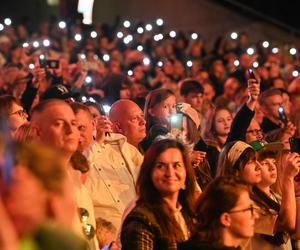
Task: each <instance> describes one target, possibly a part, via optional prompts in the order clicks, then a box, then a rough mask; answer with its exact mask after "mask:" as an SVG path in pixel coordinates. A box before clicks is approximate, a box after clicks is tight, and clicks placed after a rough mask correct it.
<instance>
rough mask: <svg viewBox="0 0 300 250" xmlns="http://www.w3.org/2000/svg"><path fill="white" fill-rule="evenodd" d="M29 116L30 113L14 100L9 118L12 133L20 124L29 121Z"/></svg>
mask: <svg viewBox="0 0 300 250" xmlns="http://www.w3.org/2000/svg"><path fill="white" fill-rule="evenodd" d="M27 117H28V115H27V114H26V112H25V111H24V109H23V107H22V106H20V105H18V104H16V103H15V102H13V104H12V107H11V112H10V114H9V118H8V120H9V126H10V131H11V134H12V135H14V133H15V132H16V130H17V129H18V128H19V127H20V126H22V125H23V124H24V123H26V122H27Z"/></svg>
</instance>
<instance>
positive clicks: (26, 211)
mask: <svg viewBox="0 0 300 250" xmlns="http://www.w3.org/2000/svg"><path fill="white" fill-rule="evenodd" d="M46 194H47V193H46V191H45V190H44V188H43V186H42V184H41V182H40V181H39V180H38V179H37V178H36V177H35V176H34V175H33V174H32V173H31V172H29V171H28V170H27V169H26V168H25V167H24V166H22V165H17V166H15V168H14V171H13V179H12V182H11V183H10V184H9V185H7V189H6V190H5V191H4V196H3V197H4V205H5V207H6V209H7V212H8V214H9V216H10V218H11V220H12V222H13V224H14V226H15V229H16V230H17V233H18V234H19V235H21V236H22V235H24V234H31V233H32V232H33V231H34V230H36V229H37V227H38V226H39V225H40V224H41V223H42V222H43V221H44V219H45V216H46V200H47V199H46V197H47V195H46Z"/></svg>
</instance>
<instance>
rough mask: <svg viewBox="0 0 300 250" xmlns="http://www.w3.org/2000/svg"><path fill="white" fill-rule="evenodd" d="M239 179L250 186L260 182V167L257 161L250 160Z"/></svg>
mask: <svg viewBox="0 0 300 250" xmlns="http://www.w3.org/2000/svg"><path fill="white" fill-rule="evenodd" d="M240 177H241V178H242V179H243V180H244V181H246V182H247V183H250V184H257V183H259V182H261V179H262V177H261V166H260V164H259V162H258V161H257V160H250V161H249V162H248V163H247V164H246V165H245V167H244V169H243V170H242V172H241V176H240Z"/></svg>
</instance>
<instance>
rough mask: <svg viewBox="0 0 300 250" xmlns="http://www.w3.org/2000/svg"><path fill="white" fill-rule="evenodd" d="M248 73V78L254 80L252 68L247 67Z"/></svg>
mask: <svg viewBox="0 0 300 250" xmlns="http://www.w3.org/2000/svg"><path fill="white" fill-rule="evenodd" d="M248 74H249V78H250V79H254V80H256V78H255V75H254V73H253V69H248Z"/></svg>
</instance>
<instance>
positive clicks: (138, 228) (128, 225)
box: [121, 206, 177, 250]
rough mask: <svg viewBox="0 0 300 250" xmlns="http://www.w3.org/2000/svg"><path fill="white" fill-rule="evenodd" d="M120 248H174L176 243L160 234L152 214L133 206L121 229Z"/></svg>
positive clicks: (170, 249) (156, 249) (140, 249)
mask: <svg viewBox="0 0 300 250" xmlns="http://www.w3.org/2000/svg"><path fill="white" fill-rule="evenodd" d="M121 244H122V250H176V249H177V244H176V243H175V242H170V241H169V240H168V239H167V237H165V236H164V235H163V234H162V231H161V228H160V225H159V224H158V222H157V221H156V219H155V216H154V214H153V213H152V212H151V211H149V210H147V209H146V208H144V207H139V206H137V207H135V208H134V209H133V210H132V211H131V212H130V213H129V214H128V216H127V217H126V219H125V221H124V223H123V226H122V231H121Z"/></svg>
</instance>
